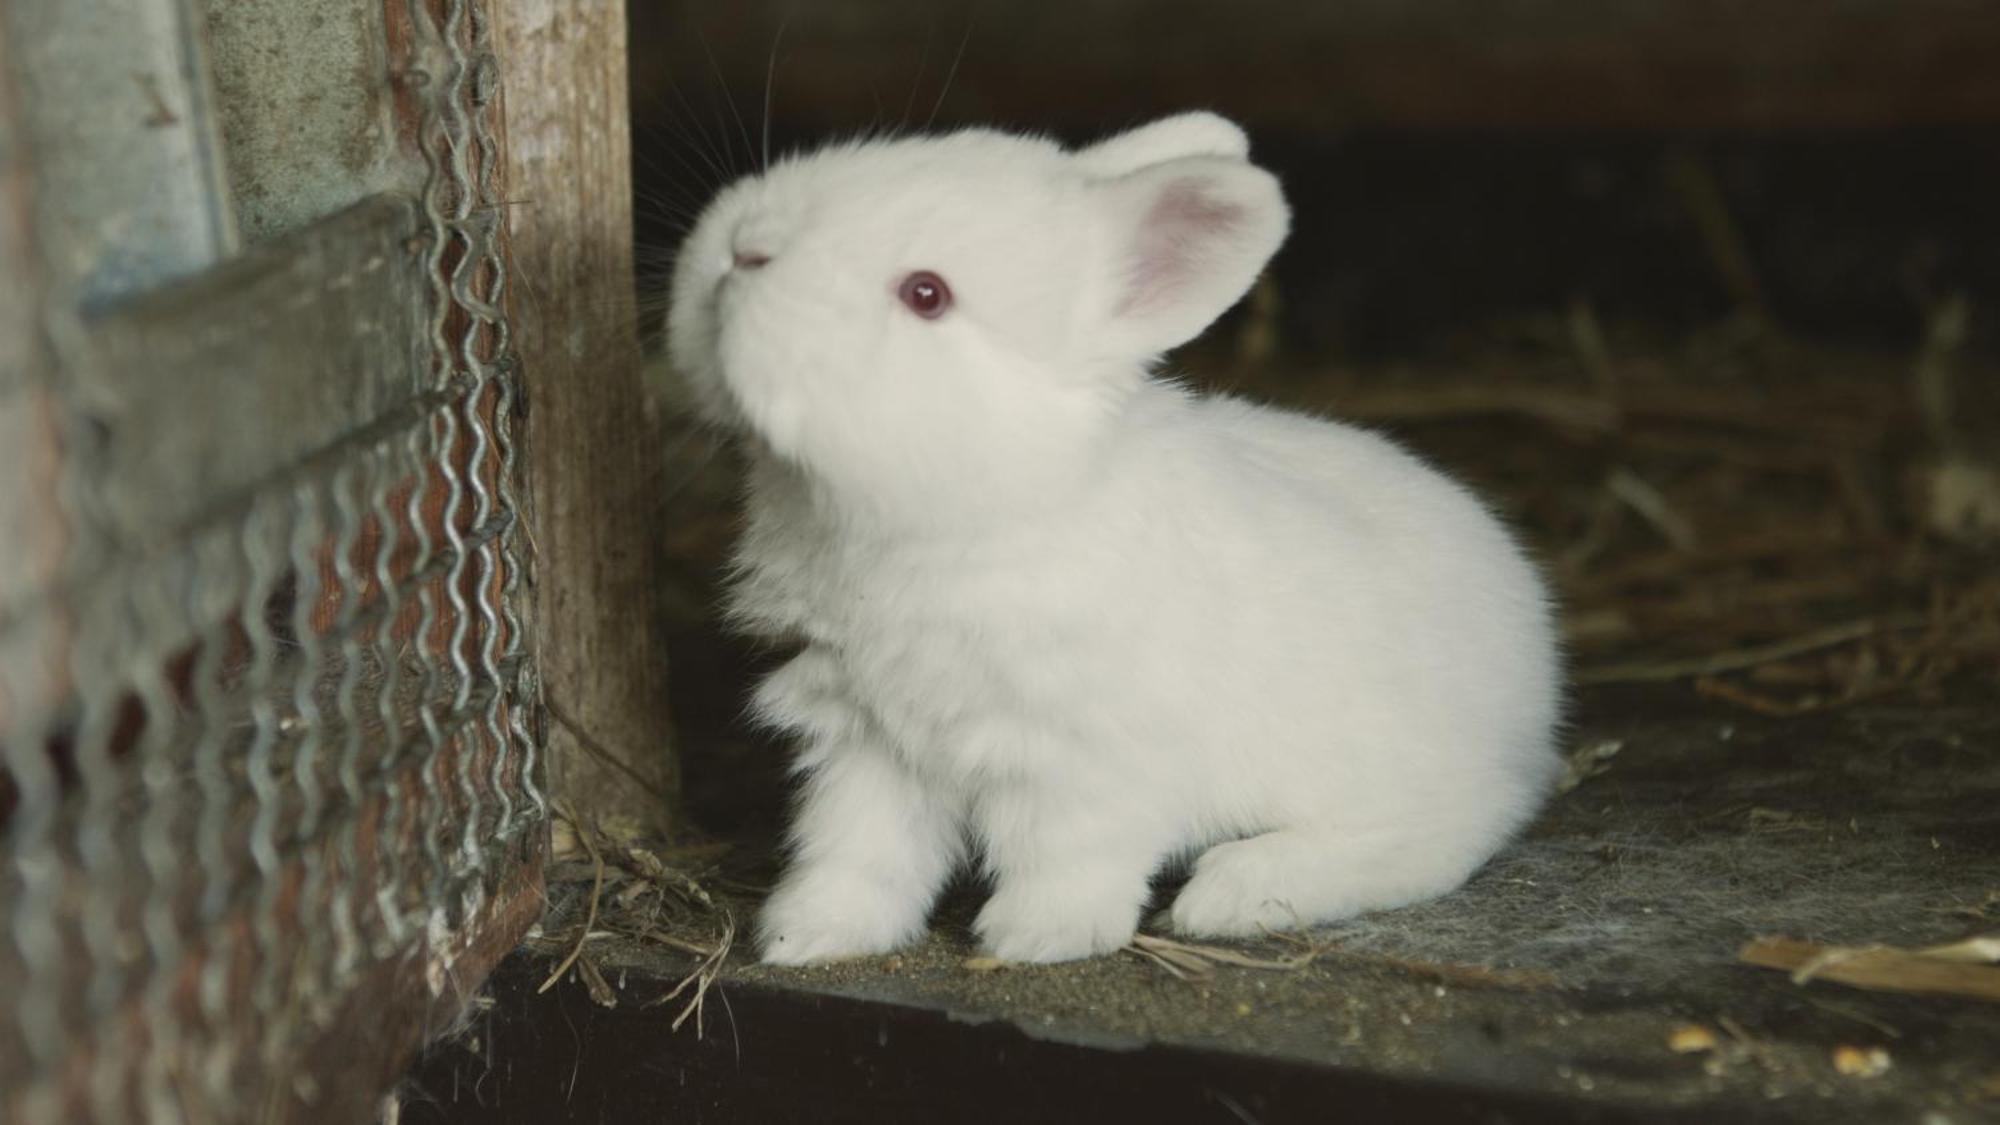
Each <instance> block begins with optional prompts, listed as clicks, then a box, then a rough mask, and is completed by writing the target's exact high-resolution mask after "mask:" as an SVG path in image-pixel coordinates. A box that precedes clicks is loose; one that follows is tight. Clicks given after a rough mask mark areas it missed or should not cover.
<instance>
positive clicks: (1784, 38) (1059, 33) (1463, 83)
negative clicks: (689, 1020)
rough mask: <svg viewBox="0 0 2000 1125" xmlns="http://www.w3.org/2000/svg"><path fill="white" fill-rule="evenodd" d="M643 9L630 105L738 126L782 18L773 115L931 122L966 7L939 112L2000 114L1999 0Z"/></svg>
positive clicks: (1424, 120) (1457, 116)
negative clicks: (725, 95) (738, 109)
mask: <svg viewBox="0 0 2000 1125" xmlns="http://www.w3.org/2000/svg"><path fill="white" fill-rule="evenodd" d="M633 9H634V10H633V19H634V41H635V43H637V44H638V45H639V47H638V49H637V50H635V51H634V53H633V60H634V65H635V69H636V77H637V82H636V83H635V85H634V89H635V90H636V91H638V92H639V103H638V104H640V105H641V106H653V107H658V109H659V110H660V111H661V116H663V117H666V118H682V119H684V118H686V117H687V116H689V115H690V114H692V115H694V116H698V117H700V118H702V120H701V122H700V124H701V125H702V126H704V127H706V128H707V129H708V130H709V132H710V133H711V135H713V134H714V132H715V130H716V127H717V125H718V121H721V122H727V124H726V125H724V127H723V133H724V135H725V136H727V137H729V139H731V140H734V139H735V138H734V123H733V121H729V118H728V115H727V111H726V110H721V111H719V112H718V111H717V110H715V109H711V108H710V106H711V104H712V105H713V106H715V107H720V105H721V102H722V99H721V97H720V95H719V94H718V93H716V92H715V90H714V87H715V86H716V85H718V84H720V85H723V86H725V87H726V88H727V89H728V90H729V92H730V93H731V94H732V95H733V96H734V98H735V100H736V101H737V102H738V103H740V104H741V105H742V107H743V108H744V109H745V111H746V112H745V113H744V116H745V117H746V118H749V117H750V116H751V115H750V114H749V112H748V110H749V109H750V108H751V107H753V106H756V105H757V104H758V103H759V102H760V101H761V92H762V90H763V87H764V74H765V68H766V65H767V63H768V61H769V60H770V58H771V55H772V51H773V47H774V45H775V44H776V43H777V40H778V29H779V26H780V24H781V23H782V24H784V42H783V45H782V48H781V49H780V50H779V52H778V54H779V62H778V70H779V74H778V81H777V83H776V95H777V96H776V103H777V107H778V117H779V119H780V120H782V121H785V122H790V123H792V124H794V125H795V126H796V127H798V128H800V129H804V130H807V131H812V132H818V131H823V130H826V129H850V130H851V129H853V128H856V127H859V126H862V125H865V124H867V123H868V122H870V121H871V120H877V119H879V120H880V123H881V124H884V125H889V126H893V125H896V124H897V123H899V122H900V121H902V120H903V119H904V118H905V117H908V118H909V119H911V120H912V122H913V123H921V122H922V121H923V120H924V119H925V117H926V116H927V115H928V114H929V112H930V108H931V106H932V104H933V103H934V102H935V101H936V100H937V96H938V90H939V88H940V86H941V85H942V83H943V80H944V76H945V73H946V71H947V70H948V69H949V68H950V67H951V63H952V56H953V53H954V51H955V49H956V47H957V44H958V41H959V39H960V37H961V35H968V32H967V28H968V26H969V28H970V31H969V36H968V39H967V46H966V49H965V55H964V58H963V60H962V62H961V63H960V64H959V65H958V67H957V73H956V76H955V78H954V80H953V84H952V90H951V93H950V96H949V98H948V99H947V100H946V101H945V104H944V107H943V112H942V113H941V114H940V115H939V117H940V120H944V121H952V120H998V121H1003V122H1007V123H1012V124H1016V125H1022V126H1031V127H1041V128H1063V129H1081V130H1096V129H1103V128H1106V127H1109V126H1114V125H1118V124H1121V123H1125V122H1129V121H1130V120H1133V119H1135V118H1140V117H1145V116H1149V115H1153V114H1158V113H1162V112H1166V111H1169V110H1173V109H1178V108H1184V107H1188V106H1208V107H1212V108H1215V109H1219V110H1222V111H1224V112H1226V113H1230V114H1232V115H1235V116H1237V117H1240V118H1242V119H1244V120H1245V121H1247V122H1249V123H1251V124H1252V125H1254V126H1257V127H1259V128H1263V129H1290V130H1296V131H1302V132H1310V133H1318V132H1324V131H1327V130H1332V129H1340V128H1350V127H1370V126H1393V127H1433V128H1434V127H1472V126H1487V127H1491V126H1512V127H1562V128H1670V129H1682V128H1779V127H1782V128H1797V127H1856V126H1904V125H1918V124H1940V123H1953V122H1956V123H1972V122H1993V121H2000V66H1995V65H1994V63H1993V60H1994V59H1995V58H2000V4H1993V3H1989V2H1986V0H1849V2H1846V3H1842V4H1839V5H1833V6H1829V5H1827V4H1824V3H1816V2H1813V0H1760V2H1759V3H1754V4H1744V3H1736V2H1733V0H1681V2H1677V3H1672V4H1660V3H1654V2H1651V0H1569V2H1567V3H1529V2H1525V0H1506V2H1493V0H1415V2H1404V0H1352V2H1349V3H1340V4H1300V3H1296V2H1295V0H1240V2H1234V3H1225V2H1221V0H1145V2H1144V3H1141V2H1140V0H1097V2H1093V3H1083V4H1079V3H1070V2H1058V0H1022V2H1017V3H1010V4H1006V5H968V4H949V5H939V4H935V3H932V2H930V0H883V2H879V3H872V4H800V3H795V2H793V0H686V2H681V3H673V4H635V5H634V6H633ZM697 32H699V34H696V33H697ZM711 51H712V53H713V55H714V58H715V64H714V68H713V69H711V64H710V62H709V59H708V55H709V54H710V52H711ZM683 97H684V98H685V99H686V102H685V103H684V102H683V101H682V98H683ZM684 104H691V105H692V106H693V107H695V108H694V109H693V110H683V109H682V108H681V107H682V106H683V105H684ZM906 107H909V108H908V109H906ZM680 127H682V128H686V123H685V122H684V121H683V123H682V124H681V126H680ZM739 143H740V142H739Z"/></svg>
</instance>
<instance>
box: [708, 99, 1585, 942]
mask: <svg viewBox="0 0 2000 1125" xmlns="http://www.w3.org/2000/svg"><path fill="white" fill-rule="evenodd" d="M1246 151H1247V145H1245V144H1244V143H1243V141H1242V133H1241V131H1240V130H1238V129H1236V127H1235V126H1233V125H1231V124H1229V123H1228V122H1226V121H1223V120H1222V119H1220V118H1216V117H1213V116H1211V115H1206V114H1191V115H1185V116H1182V117H1177V118H1171V119H1168V120H1167V121H1163V122H1158V123H1155V124H1154V125H1151V126H1147V127H1144V128H1142V129H1140V130H1135V131H1134V132H1133V133H1130V134H1126V135H1124V136H1122V137H1118V138H1113V139H1112V140H1110V141H1107V142H1104V143H1103V144H1102V145H1099V146H1097V147H1095V148H1091V149H1085V150H1082V151H1080V152H1067V151H1064V150H1063V149H1061V148H1060V147H1059V146H1057V145H1055V144H1053V143H1051V142H1047V141H1043V140H1038V139H1033V138H1023V137H1014V136H1007V135H1002V134H998V133H991V132H978V131H974V132H963V133H958V134H953V135H951V136H946V137H935V138H922V139H906V140H895V141H879V142H865V143H854V144H848V145H843V146H836V147H833V148H829V149H825V150H822V151H820V152H817V153H814V154H810V155H807V156H803V157H798V158H794V159H791V160H788V161H786V162H784V163H782V164H780V165H778V166H775V167H773V168H772V169H771V170H770V171H769V172H767V173H766V174H764V175H762V176H759V177H755V178H752V179H748V180H745V181H742V182H740V183H738V184H736V185H734V186H732V187H731V188H729V189H728V190H726V191H725V192H724V193H723V194H722V196H721V197H719V198H718V199H717V200H716V202H715V203H714V204H713V205H712V206H711V207H710V209H709V210H708V212H707V213H706V214H705V215H704V217H703V218H702V220H701V222H700V223H699V224H698V225H697V227H696V229H695V231H694V232H693V234H692V235H691V236H690V237H689V239H688V242H687V245H686V247H685V248H684V252H683V255H682V260H681V263H680V266H679V270H678V273H677V275H676V279H675V291H674V302H673V309H672V319H671V322H670V324H671V329H672V346H673V353H674V358H675V360H676V364H677V366H678V367H679V368H680V369H681V370H682V371H683V372H684V373H685V374H686V375H687V377H689V378H691V379H692V380H694V381H695V385H696V386H697V388H699V389H701V391H702V393H703V396H704V401H705V402H706V403H707V404H708V406H709V410H710V413H711V414H712V416H713V417H715V418H716V419H717V420H718V421H722V422H724V423H726V424H729V425H731V426H733V427H734V428H736V429H737V430H738V431H739V432H741V433H742V434H743V436H744V438H745V441H746V444H747V446H748V447H749V449H750V450H751V452H752V462H753V470H752V479H751V483H750V489H749V497H748V504H747V507H748V527H747V529H746V531H745V533H744V535H743V538H742V541H741V544H740V546H739V551H738V566H739V576H738V580H737V583H736V585H735V588H734V593H733V604H732V610H733V614H734V617H735V619H736V621H737V622H739V623H740V624H742V625H743V626H745V627H747V628H749V629H752V630H755V631H757V632H760V633H764V634H767V635H771V636H774V637H780V638H789V639H795V640H797V641H800V642H803V646H804V647H803V649H802V651H800V652H799V653H798V655H796V656H795V657H793V658H792V660H791V661H790V662H789V663H787V664H786V665H784V666H783V667H782V668H780V669H779V670H778V671H777V672H775V673H774V674H773V675H771V676H770V677H769V678H768V679H767V680H766V681H765V682H764V683H763V685H762V686H761V687H760V688H759V690H758V692H757V695H756V700H755V711H756V714H757V715H758V716H759V717H761V718H762V719H763V720H765V721H767V722H769V723H771V724H774V725H775V726H777V727H780V728H783V729H784V730H786V731H788V732H791V733H792V734H794V735H795V736H796V737H797V740H798V744H799V754H798V760H797V770H798V774H799V778H800V784H801V799H800V806H799V811H798V815H797V817H796V819H795V821H794V823H793V825H792V847H793V852H792V858H791V862H790V866H789V868H788V870H787V871H786V873H785V875H784V877H783V880H782V881H781V883H780V885H779V886H778V888H777V890H776V891H775V893H774V894H773V895H772V896H771V899H770V901H769V903H768V904H767V905H766V907H765V909H764V913H763V915H762V918H761V919H760V924H759V931H760V938H761V943H762V949H763V954H764V956H765V958H766V959H767V960H770V961H775V962H782V963H799V962H806V961H818V960H825V959H832V958H840V957H852V956H859V955H864V954H870V953H878V952H883V951H886V950H889V949H893V948H895V947H897V946H899V945H902V944H904V943H906V942H908V941H910V940H911V939H913V938H914V937H916V936H917V935H918V934H920V933H921V932H922V931H923V928H924V925H925V920H926V915H927V913H928V911H929V908H930V905H931V901H932V899H933V897H934V895H935V894H936V892H937V890H938V888H939V886H940V885H941V884H942V883H943V881H944V880H945V879H946V878H947V877H948V876H949V874H950V873H951V871H952V870H953V869H954V867H955V866H956V865H957V864H958V863H959V862H960V861H961V859H962V857H964V856H965V855H966V854H967V848H968V845H969V846H970V849H971V850H972V852H973V853H976V855H977V856H978V857H979V859H980V861H981V863H982V864H983V867H984V869H985V870H986V871H987V872H988V873H989V874H990V875H991V876H992V879H993V884H994V891H993V895H992V897H991V899H990V900H989V901H988V902H987V904H986V906H985V908H984V909H983V910H982V911H981V912H980V915H979V918H978V921H977V923H976V928H977V930H978V933H979V936H980V939H981V941H982V942H983V943H984V945H985V947H986V948H987V949H988V950H990V951H991V952H992V953H993V954H995V955H997V956H1000V957H1003V958H1007V959H1010V960H1029V961H1053V960H1062V959H1066V958H1074V957H1083V956H1089V955H1092V954H1097V953H1104V952H1107V951H1110V950H1113V949H1116V948H1118V947H1119V946H1121V945H1123V944H1124V943H1125V942H1126V941H1127V940H1129V939H1130V938H1131V936H1132V934H1133V932H1134V929H1135V927H1136V925H1137V923H1138V921H1139V914H1140V911H1141V909H1142V907H1143V905H1144V902H1145V899H1146V897H1147V890H1148V879H1149V877H1150V876H1151V875H1153V874H1154V872H1155V871H1156V870H1158V869H1159V868H1160V867H1161V866H1162V865H1163V864H1165V863H1168V862H1171V861H1173V860H1175V859H1178V858H1183V857H1189V856H1197V855H1198V858H1196V859H1195V860H1194V865H1193V875H1192V877H1191V879H1190V880H1189V882H1188V883H1187V886H1186V887H1185V889H1183V890H1182V891H1181V893H1180V896H1179V898H1178V899H1177V900H1176V901H1175V903H1174V905H1173V909H1172V922H1173V925H1174V926H1175V928H1176V929H1178V930H1180V931H1182V932H1184V933H1189V934H1198V935H1233V934H1251V933H1256V932H1258V931H1259V930H1260V929H1262V928H1265V927H1284V926H1291V925H1295V924H1305V923H1313V922H1320V921H1325V920H1329V919H1334V918H1339V917H1343V916H1347V915H1352V914H1356V913H1359V912H1362V911H1367V910H1376V909H1382V908H1386V907H1393V906H1399V905H1403V904H1405V903H1410V902H1414V901H1417V900H1420V899H1424V898H1428V897H1431V896H1434V895H1438V894H1442V893H1444V892H1446V891H1449V890H1451V889H1452V888H1454V887H1456V886H1457V885H1458V884H1459V883H1461V882H1462V881H1463V880H1464V879H1465V878H1466V877H1467V876H1468V875H1470V874H1471V873H1472V872H1473V871H1474V870H1475V869H1477V868H1478V867H1479V866H1480V865H1481V864H1482V863H1484V862H1485V860H1486V859H1487V858H1488V857H1489V856H1490V855H1491V854H1492V853H1493V852H1494V851H1495V850H1496V849H1497V848H1498V847H1499V846H1500V845H1501V844H1502V843H1503V842H1504V841H1505V840H1506V839H1507V837H1508V836H1509V835H1510V834H1511V833H1513V832H1514V831H1515V830H1516V829H1518V828H1519V827H1520V826H1521V825H1522V823H1523V822H1524V821H1526V820H1527V819H1528V818H1529V817H1530V816H1531V815H1532V814H1533V812H1534V810H1535V808H1536V807H1537V805H1538V803H1539V802H1540V801H1541V799H1542V797H1543V795H1544V793H1545V792H1546V790H1547V789H1548V787H1549V783H1550V781H1551V778H1552V776H1553V772H1554V764H1555V756H1554V754H1553V753H1552V751H1551V729H1552V727H1553V724H1554V723H1555V721H1556V714H1557V702H1558V679H1559V673H1558V660H1557V653H1556V646H1555V640H1554V633H1553V630H1552V628H1551V622H1550V611H1549V605H1548V599H1547V597H1546V595H1545V592H1544V588H1543V586H1542V583H1541V582H1540V580H1539V579H1538V578H1537V576H1536V574H1535V572H1534V570H1533V568H1532V567H1531V566H1530V565H1529V564H1528V562H1527V561H1526V560H1525V559H1524V558H1523V556H1522V554H1521V552H1520V551H1519V549H1518V548H1517V547H1516V545H1515V544H1514V542H1513V541H1512V540H1511V539H1510V537H1509V536H1508V535H1507V533H1506V532H1505V531H1504V530H1503V529H1502V528H1501V527H1500V525H1499V524H1498V523H1497V522H1496V521H1495V520H1494V519H1493V518H1492V516H1490V515H1489V514H1488V513H1487V511H1486V510H1485V509H1484V508H1483V507H1482V506H1481V505H1480V504H1479V502H1478V501H1477V500H1475V499H1474V498H1473V497H1472V496H1471V495H1470V494H1468V493H1467V492H1466V491H1465V490H1463V489H1462V488H1460V487H1459V486H1457V485H1456V484H1454V483H1453V482H1451V481H1450V480H1448V479H1446V478H1445V477H1443V476H1441V475H1440V474H1438V473H1437V472H1435V471H1433V470H1431V469H1430V468H1428V467H1427V466H1425V465H1424V464H1422V463H1421V462H1419V461H1418V460H1416V459H1415V458H1413V457H1411V456H1410V455H1408V454H1407V453H1405V452H1403V451H1402V450H1400V449H1398V448H1397V447H1396V446H1394V445H1393V444H1391V443H1389V442H1388V441H1385V440H1383V439H1381V438H1379V437H1376V436H1374V435H1372V434H1369V433H1365V432H1362V431H1360V430H1356V429H1352V428H1349V427H1346V426H1341V425H1338V424H1335V423H1332V422H1327V421H1322V420H1318V419H1314V418H1309V417H1306V416H1303V415H1299V414H1294V413H1288V412H1284V411H1278V410H1273V409H1269V408H1265V407H1260V406H1254V405H1251V404H1248V403H1245V402H1242V401H1239V400H1235V399H1231V398H1226V397H1221V396H1208V397H1201V396H1196V395H1193V394H1190V393H1188V392H1187V391H1184V390H1182V389H1180V388H1177V387H1175V386H1172V385H1169V384H1166V383H1162V382H1159V381H1156V380H1154V379H1152V378H1150V377H1149V376H1148V374H1147V372H1148V369H1149V367H1150V365H1151V364H1152V363H1153V362H1154V361H1155V360H1156V359H1157V356H1158V353H1160V352H1161V351H1163V350H1165V349H1166V348H1169V347H1171V346H1173V345H1174V344H1177V343H1179V342H1181V341H1183V340H1185V339H1188V338H1190V337H1192V336H1193V335H1195V334H1196V333H1197V332H1199V331H1200V330H1201V329H1202V327H1204V326H1205V325H1207V324H1208V323H1209V322H1210V321H1212V320H1213V319H1214V318H1215V317H1216V316H1217V315H1219V314H1220V313H1222V312H1223V311H1224V310H1225V309H1226V308H1227V307H1228V306H1229V305H1230V304H1233V303H1234V302H1235V301H1236V300H1237V299H1238V298H1240V297H1241V295H1242V293H1243V292H1244V291H1245V290H1246V289H1247V287H1248V286H1249V285H1250V284H1251V282H1252V281H1253V280H1254V278H1255V276H1256V274H1257V272H1258V271H1259V270H1260V269H1261V268H1262V267H1263V265H1264V264H1265V262H1266V260H1267V259H1268V258H1269V257H1270V255H1271V254H1272V253H1273V252H1274V251H1275V250H1276V248H1277V246H1278V245H1279V243H1280V242H1281V241H1282V240H1283V237H1284V233H1285V229H1286V226H1287V212H1286V210H1285V204H1284V200H1283V196H1282V194H1281V193H1280V192H1279V190H1278V187H1277V183H1276V181H1275V180H1274V179H1272V178H1271V177H1270V176H1269V175H1268V174H1267V173H1265V172H1263V171H1261V170H1259V169H1257V168H1255V167H1253V166H1251V165H1250V164H1249V163H1247V159H1246V156H1245V153H1246ZM746 250H748V251H754V252H755V253H757V254H761V255H765V256H768V257H769V259H770V261H769V263H768V264H766V265H764V266H762V267H761V268H756V269H742V268H732V267H731V265H730V261H731V255H732V253H733V252H736V251H746ZM917 269H929V270H934V271H936V272H937V273H939V274H940V275H942V276H943V277H944V278H945V279H946V281H947V282H948V284H950V286H951V287H952V289H953V291H954V292H955V294H956V298H957V301H956V305H955V306H954V307H953V308H952V309H951V310H950V311H948V312H947V313H946V314H945V315H944V316H942V317H940V318H938V319H936V320H924V319H921V318H919V317H916V316H914V315H912V314H911V313H910V312H909V310H907V309H905V308H904V307H903V306H902V304H901V303H900V302H899V300H898V298H897V295H896V286H897V284H898V282H899V280H900V279H901V278H902V277H903V276H905V275H906V274H907V273H909V272H910V271H912V270H917ZM1204 849H1205V850H1204Z"/></svg>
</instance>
